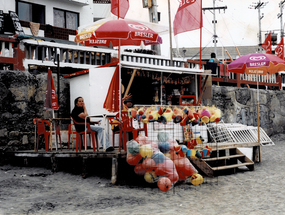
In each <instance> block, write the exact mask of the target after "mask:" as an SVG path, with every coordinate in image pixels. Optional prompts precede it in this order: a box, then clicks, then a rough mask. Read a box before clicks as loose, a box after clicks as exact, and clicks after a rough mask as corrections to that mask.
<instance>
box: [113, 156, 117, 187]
mask: <svg viewBox="0 0 285 215" xmlns="http://www.w3.org/2000/svg"><path fill="white" fill-rule="evenodd" d="M117 177H118V158H116V157H113V159H112V177H111V183H112V184H116V182H117Z"/></svg>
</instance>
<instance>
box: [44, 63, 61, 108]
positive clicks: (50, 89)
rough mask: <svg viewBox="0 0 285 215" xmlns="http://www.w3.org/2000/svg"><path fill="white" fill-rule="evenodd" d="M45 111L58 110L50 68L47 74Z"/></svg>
mask: <svg viewBox="0 0 285 215" xmlns="http://www.w3.org/2000/svg"><path fill="white" fill-rule="evenodd" d="M45 109H47V110H52V109H53V110H58V101H57V96H56V93H55V87H54V83H53V79H52V73H51V70H50V68H49V69H48V74H47V90H46V99H45Z"/></svg>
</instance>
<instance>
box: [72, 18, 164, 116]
mask: <svg viewBox="0 0 285 215" xmlns="http://www.w3.org/2000/svg"><path fill="white" fill-rule="evenodd" d="M74 41H75V42H79V43H84V44H85V45H86V46H107V47H108V46H110V45H111V43H112V46H113V47H117V46H118V47H119V48H118V52H119V54H118V56H119V65H118V68H116V70H115V73H114V75H113V78H112V81H111V83H110V86H109V91H108V94H107V96H106V100H105V103H104V108H105V109H107V110H108V111H110V112H117V111H120V108H121V105H120V104H121V93H120V92H121V81H120V80H121V68H120V46H128V45H131V46H139V45H140V44H141V42H144V43H145V44H146V45H148V44H161V43H162V39H161V37H159V35H158V33H156V32H155V31H153V30H152V29H150V28H149V27H148V26H146V25H144V24H142V23H139V22H136V21H132V20H125V19H116V20H108V21H102V22H99V23H96V24H94V25H92V26H90V27H88V28H86V29H85V30H83V31H81V32H80V33H79V34H77V35H76V37H75V40H74ZM114 90H117V91H118V92H119V93H118V94H117V93H115V91H114ZM118 95H119V96H118ZM118 97H119V102H118V101H117V99H118Z"/></svg>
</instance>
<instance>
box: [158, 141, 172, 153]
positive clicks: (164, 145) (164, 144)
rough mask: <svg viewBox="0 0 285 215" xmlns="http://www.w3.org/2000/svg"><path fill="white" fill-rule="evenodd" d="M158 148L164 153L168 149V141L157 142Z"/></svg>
mask: <svg viewBox="0 0 285 215" xmlns="http://www.w3.org/2000/svg"><path fill="white" fill-rule="evenodd" d="M158 148H159V150H160V151H161V152H162V153H163V154H164V153H167V152H169V151H170V144H169V142H160V143H158Z"/></svg>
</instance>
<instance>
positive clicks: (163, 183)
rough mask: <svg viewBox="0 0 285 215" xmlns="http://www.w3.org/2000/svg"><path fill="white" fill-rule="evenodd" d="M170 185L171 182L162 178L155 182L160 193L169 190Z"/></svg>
mask: <svg viewBox="0 0 285 215" xmlns="http://www.w3.org/2000/svg"><path fill="white" fill-rule="evenodd" d="M171 185H172V183H171V180H170V179H169V178H167V177H162V178H160V179H159V180H158V182H157V186H158V188H159V189H160V190H161V191H168V190H169V189H170V188H171Z"/></svg>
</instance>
